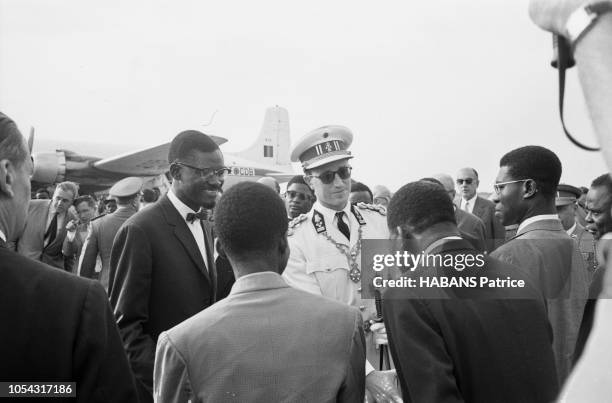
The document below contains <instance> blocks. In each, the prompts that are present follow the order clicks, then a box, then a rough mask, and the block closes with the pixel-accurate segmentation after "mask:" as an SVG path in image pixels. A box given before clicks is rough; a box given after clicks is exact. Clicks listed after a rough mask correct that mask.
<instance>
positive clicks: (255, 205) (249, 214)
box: [214, 182, 288, 270]
mask: <svg viewBox="0 0 612 403" xmlns="http://www.w3.org/2000/svg"><path fill="white" fill-rule="evenodd" d="M214 214H215V217H214V220H215V232H216V233H217V235H218V237H219V240H220V242H221V245H222V247H223V250H224V251H225V254H226V255H227V257H228V258H229V259H230V261H232V262H233V261H240V262H248V261H249V260H254V259H262V258H264V257H267V256H271V257H274V256H273V255H274V254H275V251H276V250H278V248H279V242H281V241H282V240H285V241H286V234H287V225H288V220H287V214H286V211H285V206H284V204H283V201H282V199H281V198H280V196H279V195H278V194H277V193H276V192H275V191H274V190H272V189H270V188H269V187H267V186H265V185H262V184H260V183H254V182H242V183H238V184H236V185H234V186H232V187H231V188H230V189H229V190H227V191H226V192H225V193H224V194H223V196H222V197H221V200H219V203H218V204H217V207H216V208H215V213H214ZM284 264H286V261H285V262H284ZM270 269H275V268H274V267H269V268H268V269H267V270H270ZM282 269H284V265H283V267H282Z"/></svg>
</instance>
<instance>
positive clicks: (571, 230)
mask: <svg viewBox="0 0 612 403" xmlns="http://www.w3.org/2000/svg"><path fill="white" fill-rule="evenodd" d="M575 230H576V222H575V221H574V225H572V228H570V229H568V230H567V231H565V232H567V235H569V236H571V235H572V234H573V233H574V231H575Z"/></svg>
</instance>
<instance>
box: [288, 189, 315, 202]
mask: <svg viewBox="0 0 612 403" xmlns="http://www.w3.org/2000/svg"><path fill="white" fill-rule="evenodd" d="M285 197H287V198H289V199H295V198H297V199H298V200H300V201H304V200H310V195H307V194H304V193H300V192H294V191H293V190H290V191H288V192H286V193H285Z"/></svg>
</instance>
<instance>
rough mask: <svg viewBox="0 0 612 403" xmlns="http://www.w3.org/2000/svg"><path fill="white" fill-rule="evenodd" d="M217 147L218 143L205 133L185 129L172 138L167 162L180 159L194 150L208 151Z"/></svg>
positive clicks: (212, 150) (215, 149)
mask: <svg viewBox="0 0 612 403" xmlns="http://www.w3.org/2000/svg"><path fill="white" fill-rule="evenodd" d="M218 149H219V145H218V144H217V143H215V141H214V140H213V139H211V138H210V137H209V136H207V135H206V134H204V133H202V132H199V131H197V130H185V131H183V132H180V133H179V134H177V135H176V137H174V139H172V143H170V150H169V151H168V162H169V163H170V164H171V163H173V162H175V161H180V160H182V159H184V158H186V157H188V156H189V155H190V154H191V153H192V152H193V151H194V150H197V151H202V152H205V153H209V152H214V151H217V150H218Z"/></svg>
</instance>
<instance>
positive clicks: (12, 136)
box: [0, 112, 29, 167]
mask: <svg viewBox="0 0 612 403" xmlns="http://www.w3.org/2000/svg"><path fill="white" fill-rule="evenodd" d="M28 157H29V150H28V149H27V148H26V147H24V140H23V136H22V135H21V132H20V131H19V129H18V128H17V125H16V124H15V122H13V120H12V119H11V118H9V117H8V116H6V115H5V114H4V113H2V112H0V160H3V159H7V160H9V161H11V163H12V164H13V165H15V166H16V167H20V166H21V164H23V163H24V162H25V161H26V159H27V158H28Z"/></svg>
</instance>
